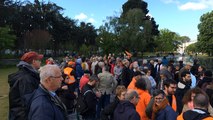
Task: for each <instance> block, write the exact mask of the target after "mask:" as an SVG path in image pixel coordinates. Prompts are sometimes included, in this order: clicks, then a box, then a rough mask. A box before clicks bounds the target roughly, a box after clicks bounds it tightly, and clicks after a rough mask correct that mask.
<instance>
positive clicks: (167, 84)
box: [164, 79, 177, 112]
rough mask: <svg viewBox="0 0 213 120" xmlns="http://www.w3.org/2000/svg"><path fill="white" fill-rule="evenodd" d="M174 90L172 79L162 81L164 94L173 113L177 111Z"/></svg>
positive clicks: (175, 86) (175, 83)
mask: <svg viewBox="0 0 213 120" xmlns="http://www.w3.org/2000/svg"><path fill="white" fill-rule="evenodd" d="M176 88H177V82H176V81H174V80H172V79H168V80H165V81H164V93H165V94H166V97H167V99H168V101H169V104H170V105H171V107H172V108H173V110H174V111H175V112H176V111H177V101H176V97H175V92H176Z"/></svg>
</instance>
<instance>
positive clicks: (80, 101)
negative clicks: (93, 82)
mask: <svg viewBox="0 0 213 120" xmlns="http://www.w3.org/2000/svg"><path fill="white" fill-rule="evenodd" d="M88 92H92V90H87V91H86V92H84V94H80V95H79V96H78V98H77V103H76V110H77V113H79V114H80V115H83V114H85V113H86V112H87V111H88V105H87V103H86V101H85V95H86V94H87V93H88Z"/></svg>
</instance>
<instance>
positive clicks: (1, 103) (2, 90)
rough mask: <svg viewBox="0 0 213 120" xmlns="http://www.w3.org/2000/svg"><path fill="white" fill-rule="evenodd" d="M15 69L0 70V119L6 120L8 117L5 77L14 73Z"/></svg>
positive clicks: (7, 89) (7, 86)
mask: <svg viewBox="0 0 213 120" xmlns="http://www.w3.org/2000/svg"><path fill="white" fill-rule="evenodd" d="M16 70H17V69H16V67H10V68H0V119H1V120H7V116H8V102H9V101H8V91H9V85H8V82H7V76H8V74H10V73H13V72H15V71H16Z"/></svg>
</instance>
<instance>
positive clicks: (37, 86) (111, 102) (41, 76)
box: [8, 51, 213, 120]
mask: <svg viewBox="0 0 213 120" xmlns="http://www.w3.org/2000/svg"><path fill="white" fill-rule="evenodd" d="M42 59H44V58H43V55H42V54H38V53H37V52H33V51H31V52H27V53H25V54H24V55H23V56H22V57H21V61H20V62H19V63H18V64H17V67H18V71H17V72H15V73H12V74H10V75H9V76H8V83H9V86H10V91H9V116H8V119H9V120H28V119H29V120H44V119H45V120H74V119H78V120H81V119H82V120H213V117H212V116H213V108H212V105H213V77H212V71H211V70H207V69H205V67H204V66H202V65H200V64H199V60H197V59H195V60H194V63H191V62H186V61H182V60H180V61H176V60H174V59H170V60H168V59H167V58H166V56H165V57H163V58H162V59H161V58H158V59H149V60H147V59H143V60H142V61H139V60H138V59H134V60H133V59H132V58H131V56H130V55H128V54H127V55H126V56H123V57H116V56H114V55H113V54H109V55H105V56H95V55H93V56H91V57H90V58H87V57H84V56H66V57H65V58H64V59H63V61H62V62H61V63H57V62H55V60H54V59H53V58H48V59H47V60H46V61H45V62H46V63H45V65H44V66H41V61H42ZM80 95H82V96H83V98H84V101H85V103H86V105H87V109H85V111H84V112H83V113H78V111H76V108H77V107H78V106H77V104H76V103H77V100H78V99H77V98H78V97H79V96H80ZM73 115H75V116H74V117H73Z"/></svg>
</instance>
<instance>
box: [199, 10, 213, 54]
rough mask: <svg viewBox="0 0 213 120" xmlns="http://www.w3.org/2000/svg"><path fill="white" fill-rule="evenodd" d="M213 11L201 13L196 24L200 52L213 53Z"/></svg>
mask: <svg viewBox="0 0 213 120" xmlns="http://www.w3.org/2000/svg"><path fill="white" fill-rule="evenodd" d="M212 26H213V11H211V12H208V13H206V14H203V15H202V16H201V17H200V24H199V25H198V29H199V35H198V43H197V46H198V49H199V51H200V52H202V53H207V54H208V55H209V56H212V55H213V27H212Z"/></svg>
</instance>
